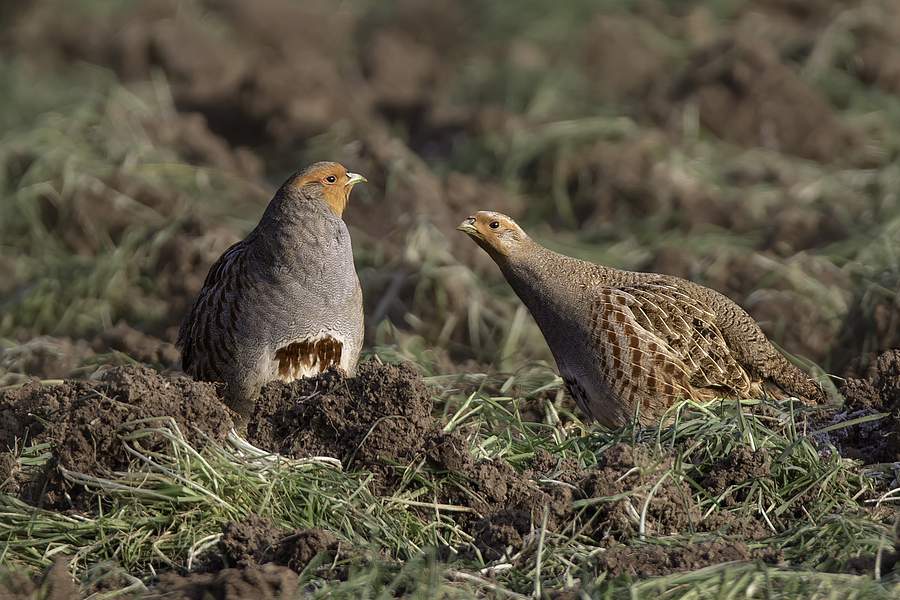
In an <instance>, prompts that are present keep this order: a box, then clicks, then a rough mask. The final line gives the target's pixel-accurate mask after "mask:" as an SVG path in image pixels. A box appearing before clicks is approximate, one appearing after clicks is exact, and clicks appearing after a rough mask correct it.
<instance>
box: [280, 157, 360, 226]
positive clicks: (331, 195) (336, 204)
mask: <svg viewBox="0 0 900 600" xmlns="http://www.w3.org/2000/svg"><path fill="white" fill-rule="evenodd" d="M364 181H367V180H366V178H365V177H363V176H362V175H358V174H356V173H351V172H350V171H348V170H347V169H346V168H345V167H344V166H343V165H341V164H340V163H335V162H322V163H316V164H314V165H312V166H311V167H309V168H308V169H307V170H306V171H304V172H303V173H301V174H300V176H299V177H297V179H295V180H294V181H293V182H292V185H293V186H294V187H295V188H298V189H302V188H310V187H313V188H316V193H317V195H319V196H321V198H322V200H323V201H324V202H325V203H326V204H327V205H328V207H329V208H330V209H331V211H332V212H333V213H334V214H336V215H337V216H339V217H341V216H343V214H344V209H345V208H347V201H348V200H349V199H350V190H352V189H353V186H354V185H356V184H357V183H362V182H364Z"/></svg>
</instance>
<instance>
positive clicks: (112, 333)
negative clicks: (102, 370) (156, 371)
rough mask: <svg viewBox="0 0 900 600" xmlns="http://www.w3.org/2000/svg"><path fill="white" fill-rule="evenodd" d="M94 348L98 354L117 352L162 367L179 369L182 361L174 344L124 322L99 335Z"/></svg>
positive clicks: (95, 339)
mask: <svg viewBox="0 0 900 600" xmlns="http://www.w3.org/2000/svg"><path fill="white" fill-rule="evenodd" d="M93 347H94V350H95V351H96V352H98V353H102V352H109V351H111V350H116V351H118V352H122V353H123V354H126V355H128V356H129V357H131V358H133V359H134V360H136V361H138V362H141V363H144V364H149V365H155V366H161V367H177V366H178V364H179V362H180V361H181V355H180V354H179V352H178V349H177V348H175V345H174V344H171V343H169V342H165V341H163V340H161V339H159V338H157V337H154V336H152V335H148V334H146V333H144V332H142V331H138V330H137V329H135V328H134V327H131V326H130V325H128V323H125V322H124V321H119V322H118V323H116V325H115V326H114V327H112V328H111V329H108V330H106V331H104V332H102V333H100V334H99V335H97V336H96V337H95V338H94V342H93Z"/></svg>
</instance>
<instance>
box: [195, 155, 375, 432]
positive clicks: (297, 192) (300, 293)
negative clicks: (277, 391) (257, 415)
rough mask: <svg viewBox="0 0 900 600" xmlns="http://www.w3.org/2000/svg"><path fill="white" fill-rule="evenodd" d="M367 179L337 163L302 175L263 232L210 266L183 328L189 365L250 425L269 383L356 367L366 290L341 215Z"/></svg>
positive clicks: (281, 193) (268, 215)
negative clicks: (261, 392) (215, 384)
mask: <svg viewBox="0 0 900 600" xmlns="http://www.w3.org/2000/svg"><path fill="white" fill-rule="evenodd" d="M362 181H366V179H365V178H364V177H362V176H361V175H357V174H355V173H350V172H349V171H347V169H345V168H344V167H343V166H341V165H339V164H337V163H333V162H319V163H315V164H313V165H310V166H309V167H307V168H306V169H303V170H302V171H299V172H297V173H295V174H294V175H293V176H292V177H290V178H289V179H288V180H287V181H286V182H285V183H284V184H283V185H282V186H281V187H280V188H279V189H278V191H277V192H276V193H275V196H274V197H273V198H272V200H271V202H269V205H268V207H267V208H266V210H265V212H264V213H263V216H262V218H261V219H260V221H259V224H258V225H257V226H256V228H254V229H253V231H251V232H250V233H249V234H248V235H247V237H246V238H245V239H244V240H242V241H240V242H238V243H236V244H234V245H233V246H231V247H230V248H228V249H227V250H226V251H225V253H224V254H222V256H221V257H220V258H219V259H218V260H217V261H216V262H215V263H214V264H213V265H212V267H211V268H210V269H209V274H208V275H207V276H206V281H205V282H204V284H203V287H202V289H201V290H200V295H199V296H198V297H197V299H196V301H195V302H194V305H193V308H192V309H191V312H190V314H189V315H188V316H187V318H186V319H185V320H184V322H183V323H182V325H181V329H180V331H179V334H178V347H179V348H180V349H181V362H182V368H183V369H184V371H185V372H186V373H188V374H189V375H191V376H192V377H194V378H195V379H200V380H204V381H215V382H222V383H224V384H225V390H224V392H225V400H226V403H227V404H228V405H229V406H230V407H231V408H232V409H234V410H235V411H236V412H237V413H238V414H239V415H240V416H241V417H242V419H243V420H246V419H247V417H248V416H249V415H250V413H251V412H252V410H253V407H254V403H255V400H256V398H257V395H258V393H259V390H260V388H261V386H262V385H264V384H265V383H267V382H269V381H272V380H276V379H280V380H282V381H286V382H287V381H292V380H294V379H298V378H301V377H309V376H312V375H315V374H317V373H319V372H321V371H324V370H325V369H327V368H329V367H331V366H336V367H340V368H341V369H343V370H344V371H346V372H347V373H348V374H352V373H353V372H354V370H355V368H356V362H357V359H358V357H359V352H360V349H361V348H362V340H363V304H362V290H361V289H360V285H359V279H358V277H357V275H356V268H355V267H354V264H353V250H352V247H351V245H350V233H349V232H348V230H347V226H346V224H345V223H344V221H343V219H342V215H343V212H344V209H345V208H346V206H347V201H348V199H349V197H350V190H351V189H352V188H353V186H354V185H356V184H357V183H360V182H362Z"/></svg>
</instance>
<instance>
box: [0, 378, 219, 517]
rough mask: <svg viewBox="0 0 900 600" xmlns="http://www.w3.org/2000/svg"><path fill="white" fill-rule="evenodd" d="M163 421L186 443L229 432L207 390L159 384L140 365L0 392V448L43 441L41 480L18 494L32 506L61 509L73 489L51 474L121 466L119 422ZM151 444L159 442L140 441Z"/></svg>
mask: <svg viewBox="0 0 900 600" xmlns="http://www.w3.org/2000/svg"><path fill="white" fill-rule="evenodd" d="M159 416H170V417H173V418H174V419H175V422H176V423H177V424H178V427H179V428H180V429H181V431H182V433H183V434H184V435H185V436H186V437H187V438H188V440H190V441H191V442H192V443H195V444H197V445H198V446H202V445H203V443H204V440H205V439H206V438H205V437H204V436H202V435H200V434H198V433H197V431H198V430H199V431H201V432H202V433H203V434H205V435H206V436H209V437H210V438H212V439H213V440H223V439H224V438H225V436H226V434H227V433H228V430H229V428H230V427H231V426H232V420H231V418H230V417H229V415H228V411H227V409H226V408H225V407H224V406H223V405H222V403H221V402H220V401H219V399H218V397H217V396H216V391H215V388H214V387H213V386H212V385H210V384H206V383H198V382H195V381H191V380H190V379H187V378H184V377H176V378H166V377H163V376H161V375H160V374H159V373H157V372H156V371H153V370H152V369H148V368H146V367H140V366H128V367H114V368H111V369H109V370H107V371H106V372H104V373H102V374H101V375H100V376H99V379H98V380H95V381H66V382H63V383H61V384H58V385H41V384H40V383H37V382H34V383H28V384H25V385H24V386H22V387H19V388H15V389H8V390H3V391H2V392H0V448H3V449H7V448H13V447H14V446H15V444H16V443H17V441H18V443H20V444H21V442H22V440H23V439H24V440H26V443H27V444H34V443H41V442H49V443H50V444H51V447H52V452H53V459H52V460H51V461H50V463H49V464H48V465H47V467H46V469H45V470H44V472H43V473H42V476H40V477H38V478H35V479H34V480H33V481H32V482H31V485H28V486H26V487H25V488H23V490H22V493H23V495H24V496H25V498H26V499H27V500H29V501H30V502H32V503H36V504H50V505H57V506H61V505H65V504H66V502H67V500H66V497H67V495H68V496H70V497H72V498H74V497H75V496H77V494H78V493H79V490H77V489H73V488H72V486H71V485H69V484H68V483H67V482H66V481H65V480H64V479H63V478H62V476H61V474H60V473H59V471H58V470H57V469H56V465H60V466H63V467H65V468H66V469H69V470H73V471H77V472H81V473H87V474H102V473H105V472H108V471H111V470H119V469H124V468H125V467H127V465H128V462H129V458H128V455H127V454H126V453H125V451H124V450H123V448H122V445H121V443H120V441H119V438H118V435H119V433H121V428H122V426H123V424H124V423H126V422H128V421H132V420H135V419H142V418H148V417H159ZM142 443H148V444H150V445H151V446H153V445H154V444H162V443H163V442H162V441H155V442H154V441H146V442H142Z"/></svg>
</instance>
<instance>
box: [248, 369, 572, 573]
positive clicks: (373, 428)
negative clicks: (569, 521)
mask: <svg viewBox="0 0 900 600" xmlns="http://www.w3.org/2000/svg"><path fill="white" fill-rule="evenodd" d="M431 408H432V398H431V394H430V392H429V391H428V389H427V388H426V387H425V385H424V384H423V382H422V380H421V378H420V377H419V375H418V374H417V373H416V372H415V371H414V370H413V369H412V368H411V367H408V366H404V365H400V366H394V365H379V364H377V363H375V362H368V363H363V364H361V365H360V366H359V368H358V371H357V374H356V376H355V377H350V378H346V377H343V376H342V375H340V374H339V373H337V372H336V371H329V372H326V373H324V374H322V375H320V376H318V377H316V378H313V379H309V380H304V381H299V382H295V383H293V384H290V385H284V384H281V383H272V384H269V385H268V386H266V388H265V389H264V390H263V393H262V398H261V400H260V402H259V403H258V404H257V409H256V412H255V413H254V415H253V417H252V418H251V420H250V424H249V427H248V438H249V439H250V441H251V442H252V443H254V444H256V445H257V446H259V447H261V448H264V449H267V450H270V451H274V452H280V453H282V454H285V455H288V456H293V457H298V458H300V457H307V456H333V457H335V458H339V459H341V460H342V461H343V463H344V466H345V468H347V467H350V468H364V469H367V470H370V471H372V472H373V473H375V474H376V475H377V476H378V477H377V479H376V481H375V486H376V488H378V489H380V490H395V489H396V484H397V483H398V482H399V475H400V472H399V471H397V472H395V470H394V468H393V467H392V466H391V465H398V466H399V467H401V468H405V467H406V465H409V464H411V463H414V462H415V461H416V460H421V459H424V460H425V461H426V462H427V463H428V464H429V466H430V468H431V469H434V470H438V471H447V472H450V473H452V474H453V475H454V478H453V479H454V481H455V482H458V484H457V483H450V484H447V485H445V486H444V488H443V489H442V490H441V492H440V497H439V501H440V502H444V503H449V504H454V505H457V506H466V507H469V508H471V509H473V510H474V511H475V512H474V513H472V514H470V515H467V516H464V517H463V518H462V522H463V524H464V526H465V527H467V528H469V529H470V530H471V531H472V532H473V535H474V536H475V538H476V544H477V545H478V546H479V548H480V549H481V550H482V552H483V554H485V555H487V556H490V557H493V558H497V557H499V556H500V555H501V554H502V552H503V549H504V548H506V547H507V546H517V545H520V544H521V543H522V540H523V536H525V535H527V534H528V532H529V531H531V530H532V529H533V524H534V523H535V522H538V523H539V522H540V518H541V515H542V511H543V507H544V506H549V507H550V509H551V514H550V522H549V525H548V527H550V528H551V529H553V530H555V528H556V527H559V526H562V525H563V524H564V523H565V522H566V515H567V514H568V513H569V512H570V511H571V498H572V496H571V492H570V491H569V490H567V489H566V488H562V487H559V486H554V487H552V488H549V491H545V490H542V489H539V488H538V487H537V486H536V485H535V484H534V483H532V482H531V481H529V480H528V479H527V478H526V477H525V476H524V475H521V474H519V473H517V472H516V471H515V470H514V469H513V468H512V467H511V466H509V464H508V463H506V462H504V461H492V460H476V459H474V458H473V457H472V456H471V454H470V453H469V452H468V450H467V447H466V444H465V442H464V440H463V439H462V438H460V437H458V436H457V435H455V434H445V433H443V432H442V431H441V425H440V423H439V422H438V421H437V420H435V419H434V418H433V417H432V416H431Z"/></svg>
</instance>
